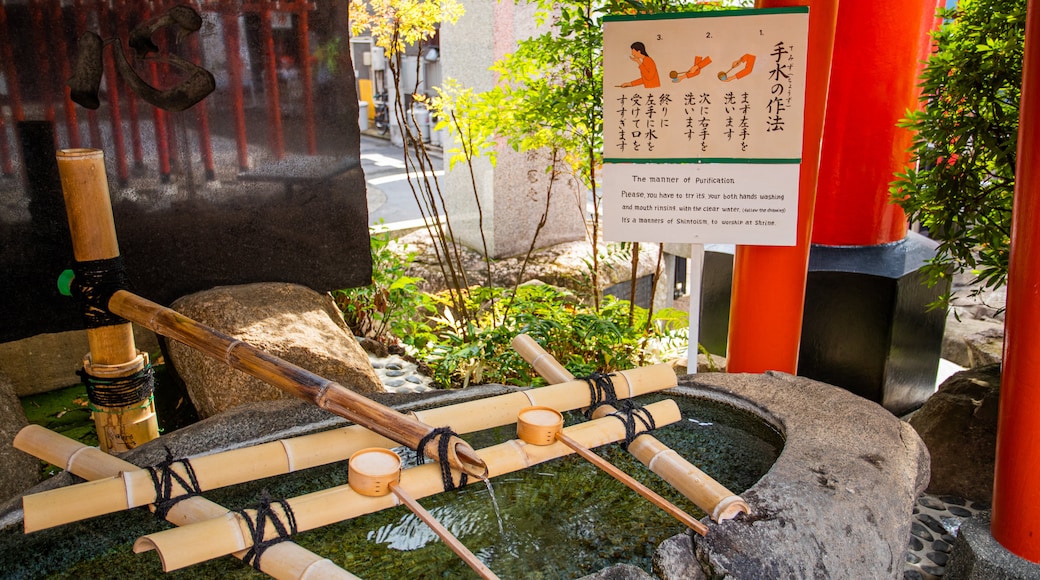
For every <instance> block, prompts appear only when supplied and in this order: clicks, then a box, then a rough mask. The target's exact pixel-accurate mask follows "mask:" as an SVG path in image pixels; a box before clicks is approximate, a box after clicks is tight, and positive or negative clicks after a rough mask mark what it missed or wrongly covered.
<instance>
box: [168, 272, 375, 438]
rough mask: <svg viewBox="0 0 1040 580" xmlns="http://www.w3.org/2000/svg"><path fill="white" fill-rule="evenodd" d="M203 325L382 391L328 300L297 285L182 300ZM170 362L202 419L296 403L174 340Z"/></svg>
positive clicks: (227, 290)
mask: <svg viewBox="0 0 1040 580" xmlns="http://www.w3.org/2000/svg"><path fill="white" fill-rule="evenodd" d="M172 308H173V309H174V310H176V311H178V312H180V313H181V314H183V315H185V316H187V317H188V318H192V319H194V320H196V321H198V322H201V323H203V324H206V325H209V326H211V327H213V328H215V329H217V330H219V331H221V332H223V333H225V334H228V335H231V336H233V337H235V338H238V339H241V340H243V341H245V342H247V343H249V344H252V345H253V346H255V347H257V348H259V349H261V350H263V351H265V352H267V353H269V354H272V355H275V356H277V357H279V358H282V359H284V360H286V361H288V362H291V363H293V364H295V365H297V366H299V367H302V368H304V369H306V370H308V371H310V372H312V373H315V374H317V375H319V376H321V377H324V378H326V379H329V380H332V381H335V382H337V383H339V384H341V385H343V386H344V387H346V388H348V389H351V390H353V391H356V392H358V393H362V394H368V393H379V392H382V390H383V387H382V385H381V384H380V382H379V378H378V377H377V376H376V373H375V370H373V369H372V364H371V363H370V362H369V359H368V355H367V354H366V353H365V351H364V350H363V349H362V348H361V346H360V345H358V342H357V339H355V338H354V336H353V335H352V334H351V333H350V331H349V329H348V328H347V327H346V324H345V323H344V322H343V319H342V317H340V315H339V312H338V311H337V310H336V306H335V304H334V303H333V301H332V299H331V298H330V297H329V296H322V295H321V294H319V293H317V292H315V291H313V290H310V289H309V288H306V287H303V286H299V285H296V284H286V283H259V284H246V285H242V286H221V287H218V288H213V289H211V290H206V291H203V292H198V293H196V294H191V295H189V296H185V297H183V298H180V299H178V300H176V301H175V302H174V303H173V306H172ZM169 351H170V359H171V360H170V362H171V363H172V365H173V367H174V368H175V369H176V371H177V373H178V374H179V375H180V377H181V378H182V379H183V380H184V383H185V386H186V387H187V389H188V394H189V395H190V396H191V399H192V402H193V403H194V404H195V407H196V409H198V412H199V415H200V416H201V417H203V418H205V417H211V416H213V415H216V414H217V413H220V412H223V411H225V410H227V409H230V408H231V407H234V406H236V405H240V404H242V403H246V402H250V401H265V400H273V399H279V398H285V397H290V396H292V395H290V394H288V393H285V392H283V391H282V390H281V389H279V388H277V387H274V386H272V385H268V384H267V383H265V382H263V381H261V380H260V379H256V378H253V377H251V376H249V375H247V374H245V373H244V372H241V371H238V370H235V369H232V368H231V367H229V366H227V365H225V364H224V363H222V362H220V361H217V360H216V359H213V358H212V357H210V356H207V355H204V354H202V353H200V352H198V351H196V350H195V349H192V348H189V347H187V346H185V345H183V344H180V343H178V342H175V341H170V342H169Z"/></svg>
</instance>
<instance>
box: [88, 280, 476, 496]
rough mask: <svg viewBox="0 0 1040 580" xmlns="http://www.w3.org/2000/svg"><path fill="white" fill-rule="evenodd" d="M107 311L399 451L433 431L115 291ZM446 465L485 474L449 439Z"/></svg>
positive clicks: (470, 453)
mask: <svg viewBox="0 0 1040 580" xmlns="http://www.w3.org/2000/svg"><path fill="white" fill-rule="evenodd" d="M108 308H109V310H110V311H111V312H112V313H113V314H116V315H118V316H122V317H123V318H125V319H127V320H130V321H133V322H136V323H138V324H140V325H141V326H144V327H145V328H148V329H150V330H152V331H154V332H156V333H158V334H161V335H163V336H165V337H167V338H172V339H173V340H176V341H179V342H182V343H184V344H186V345H188V346H190V347H192V348H195V349H196V350H198V351H199V352H202V353H204V354H207V355H209V356H211V357H213V358H215V359H217V360H220V361H224V363H226V364H227V365H228V366H230V367H232V368H234V369H238V370H240V371H243V372H245V373H247V374H249V375H252V376H254V377H256V378H258V379H260V380H262V381H265V382H267V383H269V384H271V385H274V386H276V387H278V388H280V389H282V390H283V391H286V392H288V393H291V394H293V395H296V396H297V397H300V398H301V399H306V400H308V401H311V402H313V403H314V404H315V405H317V406H319V407H321V408H322V409H325V410H327V411H329V412H331V413H335V414H336V415H339V416H340V417H343V418H345V419H348V420H350V421H353V422H354V423H357V424H358V425H362V426H364V427H366V428H368V429H369V430H371V431H373V432H375V433H378V434H380V435H382V436H384V437H386V438H388V439H391V440H393V441H396V442H398V443H400V444H401V445H405V446H407V447H410V448H412V449H417V448H418V447H419V443H420V442H422V440H423V438H425V437H427V436H428V435H429V434H430V433H431V432H432V431H433V427H430V426H429V425H425V424H423V423H421V422H419V421H417V420H415V419H413V418H411V417H409V416H407V415H405V414H403V413H400V412H398V411H395V410H394V409H391V408H390V407H387V406H385V405H381V404H379V403H377V402H375V401H373V400H371V399H368V398H367V397H364V396H362V395H359V394H357V393H355V392H354V391H351V390H349V389H347V388H346V387H344V386H343V385H340V384H339V383H336V382H333V381H330V380H328V379H325V378H323V377H320V376H318V375H316V374H314V373H312V372H310V371H308V370H306V369H303V368H300V367H298V366H296V365H294V364H292V363H290V362H288V361H285V360H283V359H280V358H278V357H276V356H274V355H271V354H268V353H266V352H264V351H262V350H260V349H258V348H256V347H255V346H252V345H250V344H248V343H246V342H243V341H241V340H238V339H236V338H233V337H231V336H228V335H226V334H224V333H222V332H220V331H218V330H216V329H214V328H211V327H209V326H206V325H205V324H202V323H201V322H196V321H194V320H192V319H190V318H188V317H187V316H184V315H182V314H180V313H178V312H177V311H175V310H173V309H171V308H167V307H165V306H161V305H159V304H156V303H154V302H152V301H150V300H147V299H145V298H142V297H140V296H137V295H136V294H133V293H131V292H128V291H126V290H118V291H116V292H115V293H114V294H113V295H112V297H111V298H110V299H109V301H108ZM422 452H423V454H424V455H426V456H427V457H430V458H431V459H438V456H437V455H438V453H437V441H436V440H433V441H430V442H429V443H427V444H426V447H425V449H423V450H422ZM447 460H448V463H449V464H451V466H452V467H454V468H455V469H457V470H459V471H462V472H465V473H468V474H470V475H473V476H475V477H481V478H483V477H487V473H488V469H487V465H486V464H485V463H484V460H482V459H481V458H480V456H478V455H477V453H476V451H474V450H473V448H472V447H470V446H469V444H468V443H466V442H465V441H463V440H462V439H460V438H458V437H455V436H452V437H451V439H450V443H449V445H448V457H447Z"/></svg>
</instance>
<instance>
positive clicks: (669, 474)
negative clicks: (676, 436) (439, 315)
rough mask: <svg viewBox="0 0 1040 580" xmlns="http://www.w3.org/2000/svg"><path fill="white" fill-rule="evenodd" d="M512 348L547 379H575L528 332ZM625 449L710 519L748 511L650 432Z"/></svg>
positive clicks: (738, 499)
mask: <svg viewBox="0 0 1040 580" xmlns="http://www.w3.org/2000/svg"><path fill="white" fill-rule="evenodd" d="M513 349H514V350H516V352H517V353H519V354H520V356H522V357H523V358H524V360H526V361H527V362H528V363H530V365H531V366H532V367H534V370H535V372H537V373H538V374H539V375H540V376H541V377H542V378H544V379H545V380H546V381H549V383H554V384H555V383H565V382H568V381H572V380H574V375H573V374H571V373H570V371H568V370H567V369H565V368H564V367H563V365H561V364H560V363H559V361H557V360H556V359H555V358H554V357H553V356H552V355H551V354H549V353H548V352H546V351H545V349H543V348H542V347H541V345H539V344H538V343H537V342H535V340H534V339H533V338H531V337H530V336H527V335H526V334H520V335H517V336H516V337H515V338H513ZM613 412H615V409H614V408H613V407H611V406H610V405H601V406H600V407H599V409H597V413H596V414H594V417H599V416H602V414H608V413H613ZM628 450H629V452H631V453H632V455H634V456H635V457H636V459H638V460H639V461H641V462H642V463H643V465H646V466H647V467H649V468H650V470H651V471H653V472H654V473H656V474H657V475H659V476H661V478H662V479H664V480H665V481H667V482H668V483H669V484H671V485H672V487H674V488H675V489H677V490H678V491H679V493H681V494H683V495H684V496H686V498H687V499H689V500H690V501H692V502H693V503H694V504H696V506H697V507H699V508H701V509H702V510H704V511H705V513H707V514H708V515H709V516H711V519H712V520H714V521H716V522H721V521H723V520H728V519H732V518H735V517H736V516H737V515H739V514H741V513H750V512H751V508H750V506H748V504H747V502H746V501H744V499H743V498H741V497H740V496H738V495H736V494H734V493H733V492H732V491H730V490H728V489H726V487H725V486H723V485H722V484H721V483H719V482H718V481H716V480H715V479H713V478H712V477H711V476H709V475H708V474H706V473H704V472H703V471H701V470H700V469H698V468H697V467H696V466H695V465H693V464H692V463H690V462H689V461H687V460H686V459H685V458H683V457H682V456H681V455H679V454H678V453H676V452H675V451H674V450H673V449H669V448H668V447H667V446H666V445H665V444H664V443H661V442H660V441H658V440H657V438H656V437H654V436H653V435H649V434H647V435H643V436H641V437H639V438H638V439H636V440H635V441H633V442H632V443H631V444H630V445H629V446H628Z"/></svg>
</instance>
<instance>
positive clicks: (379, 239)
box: [332, 231, 429, 344]
mask: <svg viewBox="0 0 1040 580" xmlns="http://www.w3.org/2000/svg"><path fill="white" fill-rule="evenodd" d="M396 246H398V244H397V242H395V241H394V240H392V239H391V238H390V234H389V232H386V231H381V232H380V231H373V232H372V234H371V247H372V283H371V284H369V285H368V286H362V287H360V288H347V289H344V290H336V291H334V292H333V293H332V296H333V298H334V299H335V301H336V306H338V307H339V310H340V312H342V313H343V319H344V320H345V321H346V323H347V326H349V327H350V330H351V331H352V332H353V333H354V334H355V335H357V336H366V337H369V338H373V339H375V340H378V341H380V342H382V343H384V344H387V343H396V342H397V340H398V338H399V337H402V336H410V337H412V341H413V342H418V343H420V344H421V343H422V341H423V340H424V337H428V336H429V328H428V327H427V326H426V325H425V323H424V322H423V317H422V316H420V310H421V309H422V305H423V302H424V301H425V300H426V298H425V296H424V295H423V294H422V293H421V292H419V286H418V285H419V283H420V282H422V279H421V278H416V277H414V276H409V275H408V274H407V272H408V267H409V266H410V265H411V263H412V261H413V260H414V258H415V253H414V252H408V250H407V247H396Z"/></svg>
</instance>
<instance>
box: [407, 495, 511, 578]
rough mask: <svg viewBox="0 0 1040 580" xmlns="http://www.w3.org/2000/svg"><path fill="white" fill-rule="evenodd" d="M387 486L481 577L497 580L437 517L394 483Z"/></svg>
mask: <svg viewBox="0 0 1040 580" xmlns="http://www.w3.org/2000/svg"><path fill="white" fill-rule="evenodd" d="M389 487H390V491H391V492H393V494H394V495H396V496H397V497H398V499H400V500H401V503H403V504H404V505H406V506H408V509H410V510H412V513H414V514H415V515H417V516H419V519H420V520H422V521H423V522H424V523H425V524H426V525H428V526H430V529H432V530H433V531H434V533H436V534H437V535H438V536H440V538H441V540H443V541H444V543H445V544H447V545H448V547H449V548H451V551H452V552H455V554H456V555H457V556H458V557H459V558H462V560H463V561H464V562H466V564H468V565H469V567H470V568H472V569H473V571H474V572H476V573H477V574H479V575H480V577H481V578H485V579H487V580H492V579H493V580H498V576H496V575H495V573H494V572H492V571H491V569H490V568H488V567H487V566H486V565H485V564H484V563H483V562H481V561H480V559H478V558H477V556H476V555H474V554H473V552H470V551H469V548H467V547H466V546H465V545H464V544H463V543H462V542H460V541H459V539H458V538H456V537H455V536H454V535H453V534H452V533H451V531H450V530H449V529H448V528H446V527H444V524H442V523H440V522H439V521H437V518H435V517H433V514H431V513H430V512H428V511H426V508H424V507H423V506H421V505H419V502H417V501H415V499H414V498H412V496H410V495H408V492H406V491H405V490H404V488H402V487H401V486H400V485H398V484H396V483H391V484H390V485H389Z"/></svg>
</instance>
